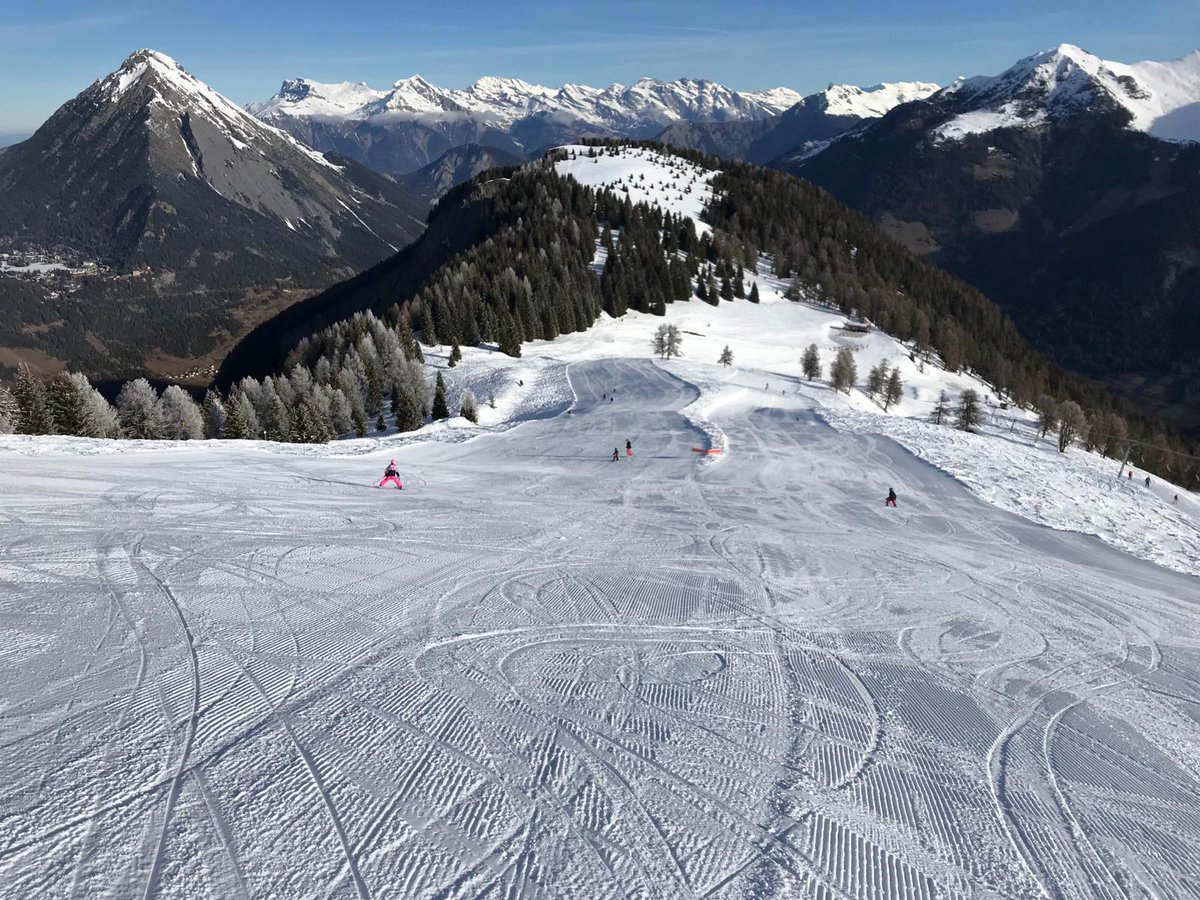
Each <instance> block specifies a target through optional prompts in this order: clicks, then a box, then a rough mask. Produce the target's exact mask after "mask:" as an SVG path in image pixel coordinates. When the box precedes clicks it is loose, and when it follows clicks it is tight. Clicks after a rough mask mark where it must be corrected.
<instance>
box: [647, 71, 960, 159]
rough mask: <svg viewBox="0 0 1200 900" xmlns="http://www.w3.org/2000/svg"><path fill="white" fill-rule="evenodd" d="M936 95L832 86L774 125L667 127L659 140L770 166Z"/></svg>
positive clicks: (913, 84) (923, 85) (894, 87)
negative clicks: (915, 101)
mask: <svg viewBox="0 0 1200 900" xmlns="http://www.w3.org/2000/svg"><path fill="white" fill-rule="evenodd" d="M937 90H938V85H936V84H931V83H928V82H920V81H906V82H897V83H894V84H889V83H882V84H876V85H872V86H870V87H857V86H855V85H850V84H831V85H829V87H827V88H826V89H825V90H823V91H818V92H817V93H815V94H809V95H808V96H807V97H804V98H803V99H801V100H800V101H799V102H797V103H795V104H794V105H792V106H791V107H789V108H788V109H786V110H784V111H783V112H781V113H779V114H778V115H775V116H772V117H771V118H770V119H763V120H757V121H737V122H677V123H673V124H671V125H669V126H667V128H666V129H664V130H663V132H662V133H661V134H659V135H658V136H657V137H656V140H658V141H661V142H662V143H664V144H670V145H671V146H673V147H684V148H688V149H692V150H700V151H702V152H704V153H709V154H712V155H714V156H719V157H721V158H722V159H740V160H744V161H746V162H752V163H756V164H758V165H767V164H770V163H773V161H775V160H777V159H779V158H780V157H783V156H785V155H789V156H794V155H796V154H799V153H804V152H811V149H812V148H813V147H814V146H816V145H819V144H820V143H822V142H825V141H829V140H831V139H832V138H835V137H837V136H838V135H841V134H844V133H845V132H846V131H848V130H849V129H851V128H853V127H854V126H855V125H858V124H859V123H861V122H863V121H865V120H868V119H875V118H879V117H881V116H884V115H886V114H887V113H889V112H891V111H892V110H893V109H895V108H896V107H897V106H900V105H902V104H904V103H910V102H912V101H914V100H921V99H924V98H925V97H928V96H929V95H931V94H933V93H934V92H935V91H937Z"/></svg>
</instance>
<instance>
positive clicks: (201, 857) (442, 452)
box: [0, 320, 1200, 897]
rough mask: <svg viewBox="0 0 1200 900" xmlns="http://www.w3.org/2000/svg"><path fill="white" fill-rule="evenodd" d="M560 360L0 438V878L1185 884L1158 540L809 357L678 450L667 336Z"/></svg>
mask: <svg viewBox="0 0 1200 900" xmlns="http://www.w3.org/2000/svg"><path fill="white" fill-rule="evenodd" d="M631 322H632V320H631ZM520 364H522V365H527V366H529V367H530V368H529V369H528V370H527V371H528V372H535V371H536V370H535V369H534V368H533V364H532V362H528V363H526V362H522V363H520ZM694 365H695V367H696V368H697V369H698V368H700V366H699V364H694ZM678 368H679V370H680V374H683V369H684V367H682V366H679V367H678ZM555 371H559V369H555V368H553V367H547V368H545V369H544V373H545V374H544V376H543V375H535V376H534V377H533V378H532V379H531V381H530V382H527V384H528V385H529V387H530V389H531V390H534V389H535V388H536V387H537V385H538V383H539V382H540V381H541V380H542V379H543V377H545V378H551V375H550V374H549V373H552V372H555ZM561 371H563V372H564V374H565V376H566V379H567V381H566V383H567V385H568V387H569V392H570V400H569V401H568V405H567V406H566V407H565V408H564V409H562V410H560V411H559V412H558V413H557V414H549V413H548V414H547V415H545V416H544V417H542V418H530V419H528V420H526V421H524V422H523V423H522V424H519V425H518V426H516V427H512V428H509V429H507V430H498V431H495V432H493V433H490V434H482V435H479V436H477V437H475V438H474V439H472V440H466V441H458V442H450V441H445V442H440V441H435V442H425V443H413V444H411V445H409V446H406V447H403V448H401V449H396V450H392V449H389V448H386V447H383V448H378V449H377V450H376V451H375V452H373V453H370V454H367V455H351V456H338V455H334V454H335V453H336V452H337V451H338V449H339V448H338V447H333V448H320V451H318V449H317V448H313V449H312V450H311V451H310V453H311V455H307V456H306V455H297V454H287V453H284V452H275V451H274V450H272V449H271V448H269V447H267V446H266V445H263V446H259V447H256V446H253V445H246V446H240V445H237V444H232V443H231V444H192V445H188V446H177V447H174V448H158V449H157V450H146V451H145V452H130V450H131V449H132V448H126V452H123V453H116V454H106V455H92V456H87V455H83V454H82V453H79V452H75V451H72V450H71V449H70V448H69V447H67V446H65V442H62V441H59V442H57V443H55V442H53V441H51V442H47V443H51V444H53V445H54V446H53V447H52V448H51V451H50V452H49V454H48V455H44V456H27V455H18V454H13V453H8V454H6V455H5V458H4V467H5V478H4V479H3V481H2V482H0V491H2V498H3V503H2V505H0V510H2V511H3V520H2V521H0V547H2V548H3V557H2V558H0V578H2V579H3V583H4V591H3V593H2V594H0V625H2V626H3V642H2V644H0V646H2V648H3V652H2V653H0V680H2V683H3V684H4V685H5V688H4V696H3V704H4V705H3V722H4V728H3V734H2V739H0V771H2V772H3V773H4V779H3V793H2V795H0V796H2V799H0V818H2V821H3V828H0V835H2V837H0V884H3V885H4V887H3V889H2V893H4V894H5V895H6V896H13V897H25V896H71V895H75V896H96V895H101V894H104V895H111V896H119V897H142V896H172V897H179V896H200V897H204V896H211V897H229V896H260V897H268V896H305V897H316V896H338V897H370V896H377V897H387V896H393V897H420V896H451V897H474V896H531V897H537V896H543V897H601V896H604V897H608V896H629V895H633V896H637V895H644V896H660V897H693V896H714V897H739V896H758V897H761V896H786V897H794V896H814V897H846V896H854V897H935V896H961V895H971V894H974V895H981V896H988V895H1003V896H1030V897H1035V896H1043V895H1049V896H1063V897H1075V896H1120V895H1122V894H1130V895H1141V894H1143V893H1152V894H1157V895H1159V896H1172V897H1182V896H1192V895H1195V894H1197V892H1198V891H1200V881H1198V880H1197V879H1198V878H1200V871H1198V869H1200V863H1198V862H1197V857H1196V855H1195V852H1194V847H1195V846H1196V845H1197V844H1198V843H1200V819H1198V818H1197V817H1196V814H1195V809H1196V806H1197V801H1198V800H1200V785H1198V781H1197V778H1198V776H1200V772H1198V771H1197V769H1198V764H1197V760H1198V759H1200V754H1198V752H1197V748H1198V747H1200V724H1198V722H1197V719H1196V717H1195V711H1196V708H1197V703H1198V702H1200V690H1198V687H1197V684H1198V682H1197V679H1198V678H1200V672H1198V667H1200V666H1198V664H1200V647H1198V643H1200V641H1198V639H1197V637H1196V635H1195V628H1194V623H1195V621H1196V600H1197V595H1198V591H1197V582H1196V579H1195V578H1193V577H1189V576H1186V575H1182V574H1178V573H1174V572H1170V571H1168V570H1166V569H1163V568H1161V567H1157V566H1155V565H1153V564H1151V563H1149V562H1144V561H1140V560H1137V559H1135V558H1133V557H1131V556H1130V555H1128V554H1125V553H1123V552H1121V551H1118V550H1116V549H1113V548H1110V547H1108V546H1107V545H1105V544H1103V543H1101V542H1099V541H1097V540H1095V539H1094V538H1091V537H1086V536H1082V535H1077V534H1073V533H1068V532H1059V531H1054V530H1051V529H1049V528H1046V527H1043V526H1039V525H1036V524H1033V523H1030V522H1028V521H1026V520H1024V519H1021V518H1018V517H1017V516H1014V515H1011V514H1009V513H1006V512H1003V511H1001V510H998V509H997V508H995V507H994V506H991V505H989V504H987V503H985V502H983V501H982V500H980V499H979V498H978V497H976V496H975V495H973V494H972V493H970V492H969V491H968V490H967V489H966V488H965V487H964V486H963V485H962V484H960V483H959V482H957V481H955V480H954V479H953V478H951V477H950V476H948V475H947V474H945V473H943V472H942V471H940V470H939V469H937V468H935V467H933V466H931V465H928V464H927V463H926V462H924V461H922V460H921V459H919V458H917V457H915V456H914V455H912V454H911V453H909V452H908V451H906V450H905V449H903V448H902V447H901V446H900V445H899V444H897V443H896V442H894V441H892V440H890V439H888V438H885V437H880V436H877V435H871V434H850V433H843V432H839V431H837V430H835V429H834V428H832V427H830V426H829V425H828V424H826V423H825V422H824V421H823V418H822V413H821V411H820V406H819V404H818V403H817V402H816V401H814V400H813V399H812V397H811V396H808V395H806V394H795V393H789V394H788V395H775V394H773V393H772V394H770V396H769V399H768V396H767V392H766V391H765V390H762V391H761V397H756V396H755V392H756V390H757V389H756V388H753V387H752V386H751V385H750V384H749V383H747V384H744V385H742V386H740V387H739V386H737V385H734V384H731V385H728V386H727V387H726V389H725V393H726V394H727V395H728V402H726V403H724V404H723V405H721V406H719V407H714V408H713V409H712V410H711V411H710V413H709V417H708V419H707V422H708V423H709V429H710V431H711V429H712V428H719V429H720V432H721V433H723V434H725V435H727V436H728V437H729V442H730V452H729V454H728V456H726V457H725V458H723V459H722V461H721V462H719V463H715V464H714V463H713V462H711V461H710V462H702V461H701V460H700V458H699V455H698V454H695V453H693V452H692V450H691V448H692V447H693V446H704V444H705V441H706V440H707V439H708V437H709V433H706V432H705V431H704V430H701V429H700V428H699V427H697V425H696V424H693V422H694V417H695V415H696V409H697V400H698V399H699V398H700V397H701V392H700V390H699V389H698V388H697V387H696V386H694V384H693V383H692V382H690V381H689V380H687V379H686V378H683V377H680V374H676V373H675V372H672V371H669V370H668V368H667V367H665V366H660V365H657V364H655V363H654V362H652V361H650V360H647V359H644V358H642V359H596V360H592V361H589V360H583V359H581V360H578V361H575V362H571V363H569V364H564V365H563V366H562V369H561ZM751 377H753V378H754V379H755V382H757V380H758V378H759V377H760V375H759V373H754V374H753V375H750V374H748V373H745V372H743V373H741V374H738V375H736V376H732V377H731V380H732V379H733V378H736V379H742V380H745V381H746V382H748V381H749V379H750V378H751ZM521 380H524V378H522V379H521ZM614 391H615V396H616V400H615V401H612V402H608V401H605V400H604V399H603V396H602V395H604V394H610V395H611V394H612V392H614ZM719 393H720V392H718V395H719ZM539 403H543V401H539ZM539 408H542V409H547V408H548V407H547V406H545V405H544V403H543V406H541V407H539ZM684 411H687V412H688V415H686V416H685V415H684ZM689 416H691V417H693V418H692V419H689ZM442 435H443V436H444V437H453V436H455V435H454V434H453V432H452V430H450V429H443V431H442ZM459 436H463V437H465V436H466V435H465V433H464V434H462V435H459ZM735 436H736V439H735ZM626 438H630V439H632V441H633V445H634V451H635V454H636V455H635V457H634V458H633V459H632V460H629V459H625V458H622V459H621V461H620V462H617V463H613V462H610V461H609V460H608V456H609V454H610V452H611V448H612V447H613V446H615V445H618V444H619V445H621V446H622V447H623V445H624V440H625V439H626ZM320 453H324V454H325V455H319V454H320ZM391 456H395V457H396V458H397V459H398V460H399V461H400V467H401V470H402V472H403V473H404V478H405V487H406V489H405V491H404V492H399V491H395V490H391V489H388V490H375V489H373V488H371V487H369V485H370V483H371V482H372V480H373V479H374V478H377V477H378V474H379V472H380V471H381V470H382V467H383V463H384V462H386V460H387V459H388V458H390V457H391ZM888 485H894V486H896V488H897V491H898V493H899V494H900V498H901V500H900V503H901V505H900V508H899V509H896V510H890V509H884V507H883V505H882V500H883V493H884V492H885V491H886V488H887V486H888Z"/></svg>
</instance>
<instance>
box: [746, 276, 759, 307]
mask: <svg viewBox="0 0 1200 900" xmlns="http://www.w3.org/2000/svg"><path fill="white" fill-rule="evenodd" d="M747 299H748V300H749V301H750V302H751V303H757V302H758V282H757V281H756V282H754V283H753V284H751V285H750V296H749V297H748V298H747Z"/></svg>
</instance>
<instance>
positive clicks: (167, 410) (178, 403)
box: [157, 384, 204, 440]
mask: <svg viewBox="0 0 1200 900" xmlns="http://www.w3.org/2000/svg"><path fill="white" fill-rule="evenodd" d="M157 415H158V421H159V428H160V429H161V431H162V436H163V437H165V438H169V439H172V440H197V439H199V438H202V437H204V416H203V415H202V414H201V412H200V407H198V406H197V405H196V401H195V400H193V399H192V397H191V395H190V394H188V392H187V391H185V390H184V389H183V388H181V387H180V386H179V385H177V384H172V385H170V386H169V387H168V388H167V389H166V390H165V391H163V392H162V396H161V397H159V398H158V409H157Z"/></svg>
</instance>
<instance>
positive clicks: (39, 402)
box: [13, 363, 54, 434]
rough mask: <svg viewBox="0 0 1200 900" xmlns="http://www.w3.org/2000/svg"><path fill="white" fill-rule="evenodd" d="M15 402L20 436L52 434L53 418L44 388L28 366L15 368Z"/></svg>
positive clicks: (22, 365)
mask: <svg viewBox="0 0 1200 900" xmlns="http://www.w3.org/2000/svg"><path fill="white" fill-rule="evenodd" d="M13 396H14V397H15V398H16V401H17V410H18V413H19V415H18V417H17V428H16V430H17V431H19V432H20V433H21V434H53V433H54V417H53V416H52V415H51V413H50V403H49V400H48V399H47V397H46V386H45V385H44V384H42V382H41V381H40V380H38V379H37V378H35V377H34V376H33V373H32V372H31V371H29V366H27V365H26V364H25V363H21V364H20V365H19V366H17V383H16V384H15V385H14V386H13Z"/></svg>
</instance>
